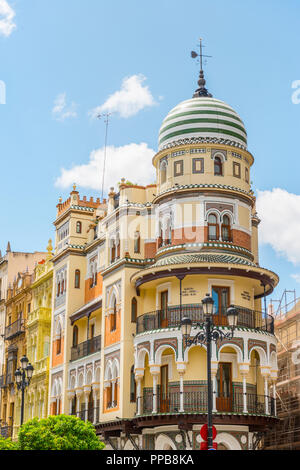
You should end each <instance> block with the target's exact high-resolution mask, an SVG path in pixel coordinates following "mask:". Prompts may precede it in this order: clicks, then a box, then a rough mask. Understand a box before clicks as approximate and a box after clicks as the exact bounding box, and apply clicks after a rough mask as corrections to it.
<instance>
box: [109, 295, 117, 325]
mask: <svg viewBox="0 0 300 470" xmlns="http://www.w3.org/2000/svg"><path fill="white" fill-rule="evenodd" d="M116 328H117V300H116V298H115V300H114V307H113V312H112V314H111V316H110V331H115V330H116Z"/></svg>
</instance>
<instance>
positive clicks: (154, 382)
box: [152, 374, 158, 413]
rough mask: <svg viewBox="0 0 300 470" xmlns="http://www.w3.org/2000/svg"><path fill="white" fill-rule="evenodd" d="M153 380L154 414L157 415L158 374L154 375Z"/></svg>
mask: <svg viewBox="0 0 300 470" xmlns="http://www.w3.org/2000/svg"><path fill="white" fill-rule="evenodd" d="M152 378H153V409H152V413H157V378H158V376H157V375H156V374H153V375H152Z"/></svg>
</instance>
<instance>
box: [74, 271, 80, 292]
mask: <svg viewBox="0 0 300 470" xmlns="http://www.w3.org/2000/svg"><path fill="white" fill-rule="evenodd" d="M74 287H75V289H79V288H80V270H79V269H76V270H75V285H74Z"/></svg>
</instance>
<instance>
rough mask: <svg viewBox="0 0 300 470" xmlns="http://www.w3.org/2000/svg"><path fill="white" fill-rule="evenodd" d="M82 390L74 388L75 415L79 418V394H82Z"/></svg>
mask: <svg viewBox="0 0 300 470" xmlns="http://www.w3.org/2000/svg"><path fill="white" fill-rule="evenodd" d="M82 393H83V392H82V390H76V415H77V417H78V418H81V416H80V401H81V396H82Z"/></svg>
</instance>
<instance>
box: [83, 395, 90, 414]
mask: <svg viewBox="0 0 300 470" xmlns="http://www.w3.org/2000/svg"><path fill="white" fill-rule="evenodd" d="M89 394H90V392H87V391H86V390H85V391H84V402H85V412H84V421H88V412H89Z"/></svg>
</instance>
